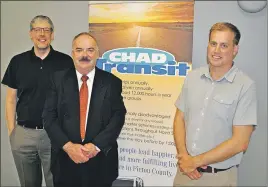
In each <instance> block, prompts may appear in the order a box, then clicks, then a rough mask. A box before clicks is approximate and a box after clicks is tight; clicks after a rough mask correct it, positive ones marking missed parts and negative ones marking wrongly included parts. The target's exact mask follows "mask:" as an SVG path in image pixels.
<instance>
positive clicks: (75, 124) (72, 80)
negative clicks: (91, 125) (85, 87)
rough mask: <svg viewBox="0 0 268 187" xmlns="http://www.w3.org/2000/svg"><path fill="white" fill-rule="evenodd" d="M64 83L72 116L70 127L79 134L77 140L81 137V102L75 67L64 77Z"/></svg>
mask: <svg viewBox="0 0 268 187" xmlns="http://www.w3.org/2000/svg"><path fill="white" fill-rule="evenodd" d="M64 80H65V81H64V84H63V100H64V103H66V111H67V115H70V116H72V118H71V119H70V120H72V126H71V127H69V128H71V129H72V130H73V132H74V134H75V135H76V136H77V137H76V139H77V140H81V138H80V104H79V85H78V81H77V75H76V72H75V69H74V68H71V69H70V70H69V71H68V72H67V74H66V78H65V79H64Z"/></svg>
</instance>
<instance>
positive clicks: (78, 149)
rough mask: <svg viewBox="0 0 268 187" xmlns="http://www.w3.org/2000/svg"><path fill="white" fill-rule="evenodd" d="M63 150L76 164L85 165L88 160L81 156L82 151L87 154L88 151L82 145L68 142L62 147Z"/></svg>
mask: <svg viewBox="0 0 268 187" xmlns="http://www.w3.org/2000/svg"><path fill="white" fill-rule="evenodd" d="M63 150H64V151H65V152H66V153H67V154H68V155H69V157H70V158H71V159H72V160H73V161H74V162H75V163H76V164H81V163H85V162H87V161H88V160H89V158H88V157H86V156H85V155H84V154H83V152H84V151H85V152H87V151H89V150H88V149H87V148H86V147H84V146H83V145H80V144H74V143H72V142H68V143H66V144H65V145H64V146H63Z"/></svg>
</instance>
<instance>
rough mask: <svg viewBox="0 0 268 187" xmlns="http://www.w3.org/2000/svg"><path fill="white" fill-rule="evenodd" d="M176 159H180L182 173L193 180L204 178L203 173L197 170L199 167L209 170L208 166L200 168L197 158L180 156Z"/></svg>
mask: <svg viewBox="0 0 268 187" xmlns="http://www.w3.org/2000/svg"><path fill="white" fill-rule="evenodd" d="M176 158H177V159H178V167H179V169H180V171H181V172H182V173H183V174H185V175H187V176H188V177H189V178H190V179H192V180H197V179H199V178H200V177H201V176H202V173H200V172H199V171H198V170H197V168H198V167H201V168H203V169H206V168H207V166H199V165H198V161H197V159H196V157H192V156H191V155H189V154H179V155H177V156H176Z"/></svg>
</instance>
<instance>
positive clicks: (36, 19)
mask: <svg viewBox="0 0 268 187" xmlns="http://www.w3.org/2000/svg"><path fill="white" fill-rule="evenodd" d="M38 20H41V21H47V22H48V24H49V25H50V28H51V31H52V32H53V31H54V25H53V22H52V21H51V19H50V18H49V17H47V16H44V15H38V16H35V17H34V18H33V19H32V21H31V23H30V30H32V29H33V24H34V23H35V22H36V21H38Z"/></svg>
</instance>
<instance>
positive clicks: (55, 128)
mask: <svg viewBox="0 0 268 187" xmlns="http://www.w3.org/2000/svg"><path fill="white" fill-rule="evenodd" d="M72 57H73V61H74V65H75V68H70V69H67V70H64V71H58V72H55V73H54V74H53V76H52V77H51V86H50V88H49V90H48V94H47V99H46V103H45V107H44V111H43V121H44V127H45V130H46V131H47V134H48V136H49V138H50V139H51V143H52V158H51V159H52V162H51V170H52V174H53V180H54V186H55V187H59V186H61V187H65V186H76V187H91V186H92V187H99V186H101V187H108V186H109V187H110V186H112V182H113V181H114V180H115V179H116V178H117V177H118V152H117V142H116V139H117V138H118V136H119V134H120V131H121V129H122V127H123V124H124V121H125V115H126V108H125V106H124V102H123V98H122V96H121V92H122V81H121V80H120V79H119V78H117V77H116V76H114V75H113V74H111V73H108V72H106V71H102V70H100V69H98V68H97V67H96V60H97V58H98V57H99V51H98V46H97V42H96V40H95V39H94V37H92V36H91V35H90V34H88V33H86V32H84V33H80V34H78V35H77V36H75V37H74V39H73V44H72Z"/></svg>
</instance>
